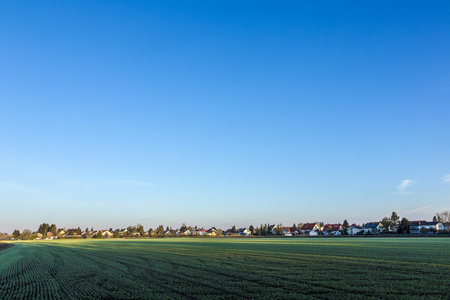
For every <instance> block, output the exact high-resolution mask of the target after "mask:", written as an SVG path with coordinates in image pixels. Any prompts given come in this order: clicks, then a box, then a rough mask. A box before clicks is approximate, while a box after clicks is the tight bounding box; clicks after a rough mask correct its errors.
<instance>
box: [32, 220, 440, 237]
mask: <svg viewBox="0 0 450 300" xmlns="http://www.w3.org/2000/svg"><path fill="white" fill-rule="evenodd" d="M447 229H448V228H446V227H445V226H444V225H443V224H442V223H441V222H428V221H425V220H421V221H412V222H410V224H409V232H410V233H412V234H420V233H424V232H438V231H442V230H447ZM268 232H269V233H270V234H272V235H275V234H281V235H284V236H297V235H307V236H317V235H336V236H337V235H344V234H347V235H368V234H371V235H376V234H380V233H383V232H392V233H394V232H397V228H395V227H394V226H389V227H388V228H385V227H384V226H383V224H382V223H381V222H369V223H365V224H363V225H362V226H360V225H357V224H352V225H350V226H348V227H347V228H346V229H344V227H343V225H342V224H340V223H337V224H325V225H321V224H320V223H318V222H316V223H304V224H301V226H299V228H296V227H281V226H280V227H279V226H277V225H269V226H268ZM251 234H253V232H252V231H251V230H250V229H249V228H245V227H244V228H238V229H236V230H232V229H227V230H225V231H222V230H221V229H216V228H215V227H212V228H210V229H203V228H200V229H189V228H186V229H184V230H165V231H164V236H233V235H234V236H249V235H251ZM156 235H160V234H158V233H157V231H150V232H148V231H146V232H143V233H139V232H129V231H128V230H127V229H120V230H116V231H115V232H112V231H110V230H93V231H81V230H80V229H79V228H77V229H67V230H63V229H59V230H58V231H57V232H56V234H53V233H51V232H48V233H47V235H46V236H45V237H44V236H43V235H42V234H39V233H38V234H36V239H44V238H45V239H56V238H94V237H100V236H101V238H112V237H140V236H147V237H149V236H156Z"/></svg>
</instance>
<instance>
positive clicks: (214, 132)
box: [0, 1, 450, 233]
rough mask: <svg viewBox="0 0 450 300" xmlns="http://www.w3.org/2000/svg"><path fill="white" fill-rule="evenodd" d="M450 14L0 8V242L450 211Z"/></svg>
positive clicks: (333, 7)
mask: <svg viewBox="0 0 450 300" xmlns="http://www.w3.org/2000/svg"><path fill="white" fill-rule="evenodd" d="M448 16H450V4H449V3H448V1H433V2H429V1H395V2H392V1H371V2H367V1H365V2H361V1H346V2H345V3H340V2H335V1H308V2H306V1H302V2H296V1H285V2H283V3H279V2H268V1H246V2H241V1H222V2H220V1H214V2H211V1H203V2H193V1H170V2H168V1H152V2H148V1H133V2H128V1H108V2H104V1H98V2H95V1H89V2H56V1H42V2H41V1H40V2H25V1H2V2H0V232H9V233H11V232H12V231H13V230H14V229H20V230H23V229H25V228H30V229H32V230H37V228H38V226H39V224H41V223H43V222H45V223H50V224H51V223H55V224H56V225H57V226H58V227H66V228H71V227H78V226H80V227H81V228H83V229H84V228H85V227H89V228H90V227H94V228H96V229H101V228H105V229H106V228H110V227H112V228H125V227H127V226H129V225H135V224H136V223H141V224H143V225H144V226H145V229H148V228H150V227H152V228H155V227H156V226H158V225H160V224H162V225H164V226H172V227H179V226H180V225H181V224H182V223H186V224H187V225H192V226H195V225H197V226H204V227H210V226H216V227H221V228H224V229H226V228H230V227H231V226H232V225H236V226H238V227H242V226H246V227H247V226H249V225H251V224H252V225H254V226H256V225H259V224H261V223H272V224H274V223H276V224H278V223H283V224H284V225H289V226H291V225H292V223H294V222H295V223H299V222H313V221H323V222H330V223H334V222H342V221H343V220H344V219H347V220H348V221H349V222H350V223H353V222H355V223H363V222H369V221H376V220H380V219H381V218H383V217H384V216H390V214H391V212H392V211H396V212H397V213H398V214H399V215H400V217H407V218H408V219H410V220H413V219H427V220H430V219H431V218H432V217H433V215H434V214H435V213H436V212H440V211H443V210H450V159H449V153H450V151H449V150H450V134H449V129H450V126H449V125H450V117H449V115H450V84H449V83H450V71H449V70H450V55H449V53H450V18H449V17H448Z"/></svg>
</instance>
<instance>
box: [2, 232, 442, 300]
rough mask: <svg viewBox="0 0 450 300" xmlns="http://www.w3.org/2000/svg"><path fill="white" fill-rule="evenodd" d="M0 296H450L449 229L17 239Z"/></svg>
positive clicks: (6, 259) (7, 256)
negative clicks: (385, 234) (414, 233)
mask: <svg viewBox="0 0 450 300" xmlns="http://www.w3.org/2000/svg"><path fill="white" fill-rule="evenodd" d="M0 298H1V299H98V298H107V299H111V298H121V299H130V298H134V299H142V298H144V299H147V298H148V299H154V298H167V299H173V298H188V299H196V298H228V299H230V298H256V299H275V298H283V299H285V298H291V299H299V298H309V299H310V298H319V299H330V298H331V299H349V298H351V299H380V298H381V299H401V298H403V299H414V298H418V299H419V298H421V299H423V298H426V299H449V298H450V239H448V238H272V239H270V238H243V239H239V238H217V239H213V238H162V239H145V240H144V239H142V240H138V239H135V240H133V239H129V240H60V241H56V240H55V241H30V242H25V241H23V242H16V243H15V246H14V247H11V248H8V249H6V250H3V251H0Z"/></svg>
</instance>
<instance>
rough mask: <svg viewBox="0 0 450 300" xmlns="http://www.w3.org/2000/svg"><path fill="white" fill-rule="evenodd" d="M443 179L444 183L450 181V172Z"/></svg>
mask: <svg viewBox="0 0 450 300" xmlns="http://www.w3.org/2000/svg"><path fill="white" fill-rule="evenodd" d="M441 180H442V182H443V183H450V174H447V175H445V176H444V177H442V178H441Z"/></svg>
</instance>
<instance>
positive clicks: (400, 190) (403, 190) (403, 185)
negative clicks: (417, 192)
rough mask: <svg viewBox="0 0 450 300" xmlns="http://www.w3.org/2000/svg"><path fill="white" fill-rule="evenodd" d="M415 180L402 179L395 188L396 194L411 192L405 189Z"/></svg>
mask: <svg viewBox="0 0 450 300" xmlns="http://www.w3.org/2000/svg"><path fill="white" fill-rule="evenodd" d="M416 182H417V181H416V180H412V179H404V180H402V182H401V183H400V184H399V185H397V187H396V188H395V189H396V190H397V192H396V194H411V192H409V191H407V189H408V188H409V187H411V186H412V185H414V184H415V183H416Z"/></svg>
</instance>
